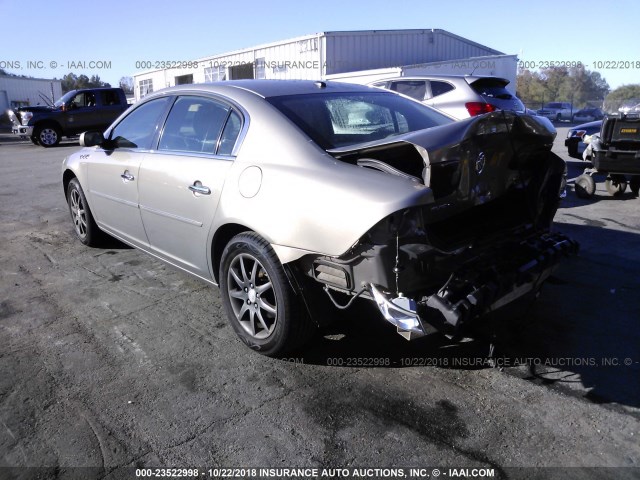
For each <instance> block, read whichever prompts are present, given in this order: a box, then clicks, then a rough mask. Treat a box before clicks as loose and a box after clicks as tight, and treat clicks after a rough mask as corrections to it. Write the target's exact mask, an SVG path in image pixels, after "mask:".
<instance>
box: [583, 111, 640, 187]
mask: <svg viewBox="0 0 640 480" xmlns="http://www.w3.org/2000/svg"><path fill="white" fill-rule="evenodd" d="M636 104H638V100H637V99H636V100H632V101H630V102H629V103H626V104H625V105H622V106H620V107H617V108H616V106H615V105H613V106H612V105H610V106H609V108H610V110H609V111H608V112H607V114H606V115H605V117H604V120H602V122H600V123H601V128H600V130H599V131H598V132H596V133H594V134H593V135H591V136H588V135H587V136H585V137H586V138H585V141H586V142H588V143H589V145H588V146H587V149H586V150H585V153H584V157H585V160H587V157H588V159H589V160H590V161H591V163H592V164H593V168H591V167H587V168H585V170H584V173H583V174H582V175H580V176H579V177H578V178H576V182H575V191H576V195H577V196H578V197H581V198H590V197H592V196H593V195H594V194H595V192H596V183H595V179H594V178H593V175H594V174H595V173H601V174H602V173H603V174H606V175H607V178H606V180H605V188H606V189H607V191H608V192H609V193H610V194H611V195H614V196H620V195H622V194H623V193H624V192H625V191H626V190H627V187H628V186H629V187H631V192H632V193H633V195H635V196H636V197H637V196H638V194H639V193H640V162H639V161H638V159H639V158H640V108H639V109H635V108H634V106H635V105H636ZM611 107H613V108H611Z"/></svg>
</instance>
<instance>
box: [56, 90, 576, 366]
mask: <svg viewBox="0 0 640 480" xmlns="http://www.w3.org/2000/svg"><path fill="white" fill-rule="evenodd" d="M554 136H555V132H554V131H550V130H548V129H547V128H546V124H545V123H544V122H542V123H541V122H540V121H539V120H538V119H537V117H531V116H527V115H517V114H513V113H510V112H496V113H492V114H487V115H484V116H480V117H474V118H471V119H468V120H463V121H460V122H454V121H452V120H451V119H450V118H449V117H447V116H445V115H442V114H441V113H439V112H437V111H436V110H434V109H432V108H429V107H427V106H424V105H420V104H419V103H418V102H415V101H413V100H411V99H407V98H404V97H402V96H400V95H396V94H393V93H391V92H386V91H382V90H376V89H371V88H368V87H365V86H359V85H353V84H340V83H331V82H327V83H325V82H311V81H277V80H276V81H273V80H244V81H242V80H240V81H228V82H220V83H211V84H202V85H181V86H178V87H173V88H170V89H165V90H162V91H159V92H156V93H153V94H151V95H149V96H147V97H145V98H144V99H143V100H142V101H140V102H139V103H138V104H136V105H134V106H133V107H132V108H131V110H129V111H127V112H126V113H125V114H123V115H122V116H121V117H120V118H119V119H117V120H116V121H115V123H114V124H113V125H112V126H111V127H110V128H109V129H108V130H107V131H106V132H105V133H104V135H103V134H102V133H84V134H82V135H81V138H80V143H81V145H83V146H84V147H85V148H83V149H81V150H80V151H78V152H76V153H73V154H72V155H70V156H68V157H67V158H66V159H65V160H64V163H63V167H62V184H63V188H64V192H65V195H66V199H67V203H68V207H69V211H70V214H71V218H72V221H73V224H74V227H75V233H76V235H77V237H78V239H79V240H80V241H81V242H82V243H84V244H86V245H90V246H92V245H98V244H99V242H100V237H101V236H103V234H104V233H108V234H110V235H112V236H114V237H116V238H118V239H120V240H122V241H123V242H125V243H128V244H130V245H132V246H134V247H138V248H140V249H141V250H143V251H145V252H147V253H149V254H151V255H153V256H154V257H156V258H159V259H161V260H163V261H165V262H167V263H170V264H172V265H174V266H176V267H178V268H180V269H182V270H184V271H185V272H188V273H190V274H192V275H194V276H196V277H198V278H200V279H202V280H204V281H205V282H208V283H210V284H213V285H219V286H220V290H221V297H222V303H223V305H224V308H225V311H226V313H227V316H228V318H229V321H230V323H231V326H232V327H233V329H234V330H235V332H236V333H237V334H238V336H239V337H240V338H241V339H242V340H243V341H244V343H245V344H247V345H248V346H249V347H251V348H253V349H255V350H257V351H259V352H261V353H263V354H266V355H279V354H282V353H285V352H287V351H289V350H290V349H293V348H296V347H297V346H299V345H301V344H302V343H304V341H305V340H306V339H307V338H309V335H310V334H311V333H312V332H313V330H314V328H315V327H316V326H317V325H322V324H323V323H326V322H327V321H328V319H329V318H331V314H327V313H324V312H326V309H327V308H333V306H336V307H338V308H347V307H349V306H351V305H352V304H353V303H354V302H353V301H354V299H356V298H357V297H361V298H364V299H367V300H369V301H371V302H373V303H374V304H375V305H377V307H378V309H379V311H380V315H381V316H382V317H383V318H384V319H386V320H387V321H388V322H390V323H391V324H393V325H394V326H395V327H396V328H397V331H398V333H400V334H401V335H403V336H405V337H406V338H408V339H411V338H416V337H420V336H423V335H426V334H428V333H431V332H434V331H435V330H440V331H443V332H446V333H449V334H452V335H459V334H461V332H464V331H466V329H467V327H468V326H469V325H473V324H474V322H476V321H477V320H478V319H479V318H481V317H482V316H484V315H485V314H487V313H488V312H491V311H494V310H497V309H501V308H502V307H504V306H506V305H513V302H515V301H516V300H518V299H521V300H522V299H524V298H529V297H530V296H533V295H535V294H537V292H538V291H539V289H540V288H541V285H542V283H543V282H544V280H545V279H546V278H547V277H548V276H549V275H550V273H551V272H552V270H553V269H554V267H555V266H556V265H557V263H558V262H559V260H560V257H561V256H562V255H561V254H562V252H570V251H572V250H573V249H574V248H575V244H574V243H573V242H571V241H570V240H569V239H567V238H566V237H564V236H563V235H561V234H559V233H552V232H550V226H551V223H552V220H553V217H554V214H555V212H556V209H557V206H558V202H559V198H558V192H559V188H560V185H561V181H562V174H563V170H564V162H562V160H561V159H559V158H558V157H557V156H556V155H554V154H553V153H551V146H552V144H553V139H554ZM514 148H517V152H516V151H515V150H514Z"/></svg>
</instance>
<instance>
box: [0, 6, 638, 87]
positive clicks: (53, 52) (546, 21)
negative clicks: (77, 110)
mask: <svg viewBox="0 0 640 480" xmlns="http://www.w3.org/2000/svg"><path fill="white" fill-rule="evenodd" d="M638 18H640V1H638V0H616V1H613V2H606V1H603V0H599V1H592V0H582V1H580V0H578V1H571V2H570V1H562V0H560V1H559V0H555V1H552V0H533V1H525V0H511V1H503V0H485V1H484V2H482V1H477V0H474V1H471V0H449V1H446V0H438V1H430V0H407V1H399V2H393V1H390V0H385V1H379V0H367V1H360V0H357V1H356V0H352V1H349V0H325V1H308V0H307V1H305V0H297V1H293V0H281V1H279V0H268V1H257V0H224V1H216V0H210V1H206V0H181V1H169V2H162V1H155V2H144V3H143V2H134V1H123V0H112V1H110V2H99V3H92V2H88V1H78V0H65V1H64V2H51V1H44V0H27V1H20V2H18V1H16V0H0V22H1V24H2V28H1V31H2V33H3V36H2V37H3V41H2V46H1V47H0V68H4V69H5V70H7V71H9V72H11V73H17V74H22V75H30V76H34V77H40V78H52V77H57V78H61V77H62V76H63V75H65V74H67V73H69V71H73V73H76V74H82V73H84V74H85V75H88V76H91V75H99V76H100V78H101V79H102V80H103V81H107V82H109V83H111V84H112V85H117V84H118V82H119V80H120V78H121V77H123V76H131V75H133V74H134V73H136V71H138V70H137V69H136V68H135V65H136V61H140V60H145V61H146V60H150V61H157V60H170V61H174V60H193V59H196V58H199V57H204V56H208V55H214V54H219V53H225V52H228V51H232V50H238V49H242V48H248V47H253V46H255V45H259V44H262V43H270V42H277V41H280V40H285V39H288V38H293V37H298V36H302V35H307V34H311V33H317V32H323V31H335V30H392V29H405V28H418V29H427V28H440V29H443V30H448V31H450V32H452V33H455V34H457V35H460V36H462V37H465V38H469V39H471V40H474V41H476V42H478V43H481V44H483V45H486V46H488V47H491V48H494V49H496V50H499V51H501V52H504V53H507V54H517V55H518V56H519V58H520V60H522V61H528V62H545V61H546V62H549V61H580V62H582V63H584V64H585V65H586V67H587V69H589V70H595V71H599V72H600V73H601V74H602V75H603V76H604V78H605V79H606V80H607V81H608V83H609V85H610V86H611V87H612V88H615V87H618V86H620V85H623V84H629V83H640V41H639V40H638V27H637V20H638ZM79 61H84V62H87V63H88V62H90V61H95V62H105V63H103V65H106V64H107V62H108V63H109V64H110V65H109V68H99V69H94V70H90V69H88V68H86V69H77V68H75V69H73V68H72V69H70V68H68V67H67V65H68V62H79ZM28 62H31V63H30V64H29V63H28ZM52 62H55V63H57V64H58V66H57V68H55V69H51V68H50V66H51V65H52V64H53V63H52ZM594 62H601V64H600V65H594ZM18 64H19V65H20V67H19V68H11V67H12V66H14V67H15V66H17V65H18ZM30 66H31V67H30ZM605 66H608V67H610V68H603V67H605ZM599 67H600V68H599Z"/></svg>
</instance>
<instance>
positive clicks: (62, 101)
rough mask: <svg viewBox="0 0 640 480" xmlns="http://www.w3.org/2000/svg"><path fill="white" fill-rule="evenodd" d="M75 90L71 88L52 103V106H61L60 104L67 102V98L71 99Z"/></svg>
mask: <svg viewBox="0 0 640 480" xmlns="http://www.w3.org/2000/svg"><path fill="white" fill-rule="evenodd" d="M75 93H76V91H75V90H71V91H70V92H67V93H65V94H64V95H63V96H62V97H60V98H59V99H58V100H57V101H56V102H55V103H54V104H53V106H54V107H61V106H62V105H64V104H65V103H67V102H68V101H69V100H71V99H72V98H73V96H74V95H75Z"/></svg>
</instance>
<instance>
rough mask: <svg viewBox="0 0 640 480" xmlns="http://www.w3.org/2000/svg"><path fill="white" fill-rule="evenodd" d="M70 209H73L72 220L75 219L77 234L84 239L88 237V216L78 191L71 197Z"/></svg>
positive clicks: (74, 191)
mask: <svg viewBox="0 0 640 480" xmlns="http://www.w3.org/2000/svg"><path fill="white" fill-rule="evenodd" d="M69 207H70V209H71V218H72V219H73V225H74V227H75V229H76V233H77V234H78V235H79V236H80V237H81V238H84V237H86V236H87V215H86V213H85V210H84V205H83V203H82V198H81V197H80V193H79V192H78V191H77V190H72V191H71V195H70V196H69Z"/></svg>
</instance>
